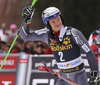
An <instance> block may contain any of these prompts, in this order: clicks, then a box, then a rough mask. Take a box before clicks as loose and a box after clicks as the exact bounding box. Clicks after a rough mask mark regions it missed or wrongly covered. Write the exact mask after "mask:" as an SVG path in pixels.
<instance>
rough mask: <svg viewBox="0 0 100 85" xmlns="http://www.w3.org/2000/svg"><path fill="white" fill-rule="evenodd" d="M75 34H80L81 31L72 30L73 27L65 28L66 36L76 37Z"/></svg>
mask: <svg viewBox="0 0 100 85" xmlns="http://www.w3.org/2000/svg"><path fill="white" fill-rule="evenodd" d="M77 33H81V31H79V30H78V29H76V28H74V27H71V26H68V27H67V30H66V35H68V34H70V35H71V34H72V35H74V36H75V35H77Z"/></svg>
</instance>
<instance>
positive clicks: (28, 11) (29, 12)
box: [22, 6, 35, 24]
mask: <svg viewBox="0 0 100 85" xmlns="http://www.w3.org/2000/svg"><path fill="white" fill-rule="evenodd" d="M34 10H35V8H34V7H31V6H28V7H25V8H24V9H23V10H22V16H23V17H24V18H25V22H26V24H30V23H31V19H32V17H33V15H34Z"/></svg>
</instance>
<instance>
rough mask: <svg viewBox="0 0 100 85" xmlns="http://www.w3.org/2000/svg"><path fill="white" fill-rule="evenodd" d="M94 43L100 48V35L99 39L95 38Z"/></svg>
mask: <svg viewBox="0 0 100 85" xmlns="http://www.w3.org/2000/svg"><path fill="white" fill-rule="evenodd" d="M94 43H95V45H96V46H100V35H97V37H95V39H94Z"/></svg>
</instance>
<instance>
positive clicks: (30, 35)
mask: <svg viewBox="0 0 100 85" xmlns="http://www.w3.org/2000/svg"><path fill="white" fill-rule="evenodd" d="M33 14H34V8H32V7H31V6H28V7H26V8H24V9H23V12H22V15H23V16H24V17H25V19H26V24H25V25H24V26H23V28H22V30H21V38H22V39H24V40H29V41H38V40H39V41H40V40H41V41H43V42H46V43H47V44H48V45H49V46H50V48H51V50H52V52H53V54H54V56H55V58H56V61H57V66H58V68H59V71H60V72H61V73H62V74H63V75H65V76H66V77H68V78H69V79H71V80H73V81H75V82H77V83H78V84H80V85H87V76H86V72H85V68H84V64H83V60H82V57H81V55H80V54H81V53H80V49H81V51H83V52H84V53H86V54H87V59H88V61H89V64H90V67H91V71H92V74H93V76H92V77H91V79H90V81H89V82H91V83H93V82H95V81H97V80H98V77H97V74H98V73H97V64H96V60H95V57H94V54H93V51H92V49H91V48H90V46H89V45H88V42H87V40H86V39H85V37H84V36H83V34H82V33H81V32H80V31H79V30H77V29H75V28H72V27H67V26H65V24H64V20H63V17H62V15H61V12H60V10H59V9H58V8H56V7H48V8H47V9H45V10H44V11H43V13H42V20H43V22H44V24H45V25H46V27H47V28H45V29H41V30H36V31H33V32H29V24H30V21H31V19H32V16H33ZM94 74H95V75H94ZM56 85H70V84H69V83H67V82H65V81H64V80H62V79H58V81H57V83H56Z"/></svg>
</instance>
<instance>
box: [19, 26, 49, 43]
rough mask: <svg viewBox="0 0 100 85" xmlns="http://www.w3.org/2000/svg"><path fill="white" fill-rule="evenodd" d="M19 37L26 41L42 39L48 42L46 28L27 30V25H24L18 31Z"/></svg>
mask: <svg viewBox="0 0 100 85" xmlns="http://www.w3.org/2000/svg"><path fill="white" fill-rule="evenodd" d="M20 34H21V38H22V39H23V40H28V41H43V42H46V43H47V44H48V30H47V28H45V29H41V30H36V31H29V25H26V24H25V25H24V26H23V27H22V30H21V32H20Z"/></svg>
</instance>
